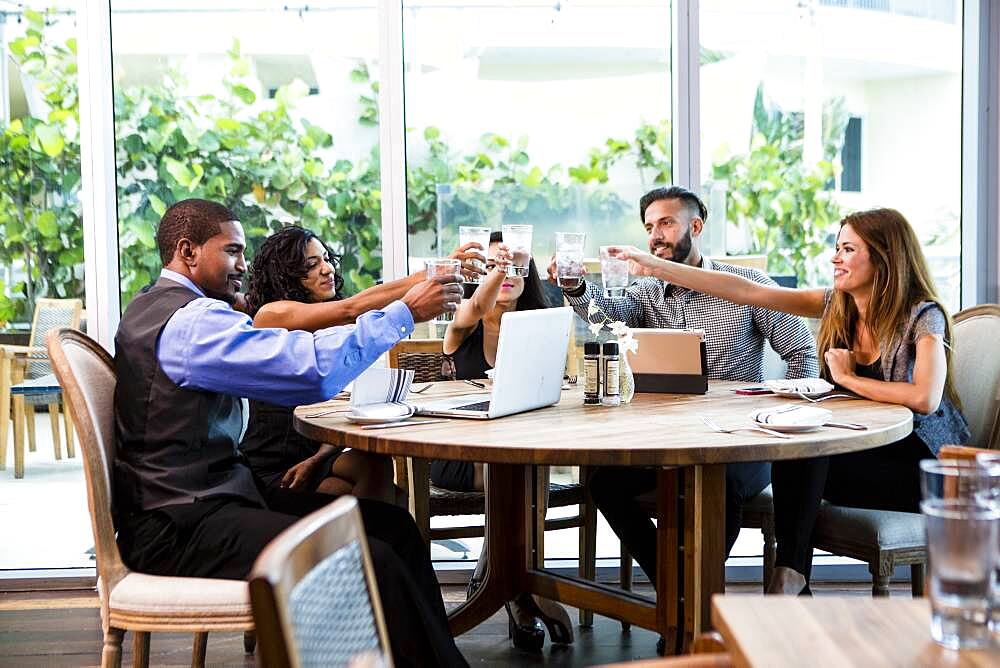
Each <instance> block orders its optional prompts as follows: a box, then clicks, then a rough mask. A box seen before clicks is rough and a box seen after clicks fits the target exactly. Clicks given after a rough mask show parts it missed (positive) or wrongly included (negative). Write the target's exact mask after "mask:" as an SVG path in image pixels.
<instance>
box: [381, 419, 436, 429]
mask: <svg viewBox="0 0 1000 668" xmlns="http://www.w3.org/2000/svg"><path fill="white" fill-rule="evenodd" d="M434 422H447V420H415V421H413V422H390V423H388V424H369V425H365V426H364V427H362V429H392V428H393V427H409V426H410V425H415V424H432V423H434Z"/></svg>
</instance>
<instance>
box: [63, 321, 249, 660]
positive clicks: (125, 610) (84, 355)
mask: <svg viewBox="0 0 1000 668" xmlns="http://www.w3.org/2000/svg"><path fill="white" fill-rule="evenodd" d="M48 354H49V359H50V360H51V361H52V366H53V369H54V370H55V374H56V376H57V377H58V378H59V384H60V385H61V386H62V388H63V392H64V394H65V397H66V401H67V403H68V405H70V406H72V410H73V415H74V417H75V424H76V430H77V434H78V435H79V437H80V450H81V452H82V453H83V470H84V478H85V480H86V482H87V505H88V507H89V509H90V522H91V528H92V529H93V532H94V548H95V554H96V558H97V574H98V578H97V593H98V595H99V597H100V601H101V626H102V628H103V630H104V650H103V652H102V656H101V665H102V666H105V667H107V666H120V665H121V658H122V647H121V645H122V638H123V637H124V635H125V631H132V633H133V664H134V665H136V666H146V665H148V663H149V634H150V632H152V631H169V632H194V634H195V637H194V648H193V651H192V658H191V663H192V665H194V666H203V665H204V664H205V646H206V642H207V639H208V632H209V631H244V632H245V633H244V648H245V649H246V651H247V652H248V653H252V652H253V647H254V643H255V638H254V635H253V632H252V631H253V627H254V626H253V616H252V613H251V609H250V595H249V590H248V588H247V583H246V582H241V581H239V580H221V579H210V578H185V577H165V576H158V575H145V574H142V573H135V572H132V571H130V570H129V569H128V567H126V566H125V564H124V563H123V562H122V558H121V554H120V553H119V551H118V544H117V543H116V542H115V527H114V525H113V524H112V519H111V506H112V499H111V466H112V462H113V461H114V457H115V418H114V396H115V382H116V378H115V369H114V362H113V361H112V359H111V356H110V355H108V353H107V352H105V350H104V349H103V348H101V346H100V345H98V343H97V342H95V341H94V340H92V339H90V338H89V337H87V336H86V335H84V334H82V333H80V332H78V331H76V330H72V329H59V330H55V331H52V332H50V333H49V336H48Z"/></svg>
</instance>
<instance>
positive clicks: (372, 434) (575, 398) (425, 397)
mask: <svg viewBox="0 0 1000 668" xmlns="http://www.w3.org/2000/svg"><path fill="white" fill-rule="evenodd" d="M746 385H747V383H732V382H713V383H711V385H710V387H709V391H708V393H707V394H704V395H680V394H636V395H635V399H634V400H633V401H632V403H631V404H629V405H627V406H621V407H617V408H605V407H601V406H584V405H583V389H582V387H576V388H572V389H569V390H564V391H563V394H562V399H561V401H560V402H559V404H558V405H556V406H552V407H548V408H543V409H538V410H535V411H531V412H528V413H521V414H519V415H511V416H508V417H505V418H500V419H496V420H487V421H483V420H463V419H448V420H446V421H444V422H435V423H432V424H426V425H412V426H400V427H395V428H391V429H374V430H366V429H364V428H363V427H362V426H360V425H356V424H352V423H350V422H347V420H345V419H344V417H343V415H342V414H338V413H329V414H327V415H323V416H320V417H312V418H309V417H305V416H306V415H311V414H314V413H319V412H321V411H324V410H336V408H337V407H338V404H340V405H344V406H345V407H346V404H345V402H342V401H341V402H338V401H331V402H326V403H324V404H316V405H313V406H302V407H299V408H297V409H296V411H295V428H296V429H297V430H298V431H299V432H300V433H302V434H303V435H305V436H307V437H309V438H312V439H314V440H317V441H321V442H326V443H336V444H339V445H344V446H347V447H351V448H357V449H359V450H367V451H369V452H376V453H381V454H386V455H405V456H409V457H413V458H417V459H418V460H430V459H452V460H466V461H475V462H486V463H488V464H489V466H487V468H486V536H487V544H488V545H489V550H488V553H487V560H488V564H487V569H486V573H485V576H484V580H483V584H482V586H481V587H480V588H479V590H478V591H477V592H476V593H475V594H474V595H473V597H472V598H470V599H469V600H468V601H467V602H466V603H465V604H464V605H462V606H461V607H459V608H458V609H457V610H455V611H454V612H453V613H452V615H451V624H452V629H453V631H454V632H455V633H456V634H459V633H464V632H465V631H467V630H469V629H471V628H473V627H474V626H476V625H477V624H479V623H480V622H481V621H483V620H485V619H487V618H488V617H489V616H490V615H492V614H493V613H494V612H496V611H497V610H498V609H499V608H500V607H501V606H502V605H503V603H504V601H507V600H509V599H511V598H513V596H514V595H515V594H516V593H518V592H532V593H535V594H539V595H541V596H545V597H548V598H551V599H555V600H558V601H562V602H564V603H568V604H570V605H574V606H576V607H580V608H583V609H588V610H593V611H595V612H597V613H600V614H603V615H607V616H609V617H614V618H617V619H622V620H625V621H629V622H631V623H633V624H637V625H639V626H641V627H644V628H648V629H653V630H658V631H659V632H660V633H661V634H662V635H663V636H664V637H665V638H667V641H668V646H671V643H673V646H674V647H676V648H681V647H683V646H684V645H685V644H686V643H687V642H688V641H690V639H691V638H693V637H694V636H695V635H697V634H698V633H700V632H701V631H702V629H707V628H708V627H709V626H710V609H709V599H710V596H711V595H712V594H713V593H719V592H722V591H724V589H725V563H724V552H725V538H724V522H725V512H724V508H725V464H726V463H728V462H742V461H773V460H778V459H799V458H804V457H816V456H821V455H835V454H841V453H845V452H853V451H857V450H864V449H868V448H874V447H878V446H881V445H886V444H888V443H892V442H894V441H897V440H899V439H901V438H903V437H905V436H906V435H907V434H909V433H910V431H911V429H912V414H911V413H910V411H909V410H908V409H906V408H904V407H901V406H895V405H889V404H880V403H876V402H873V401H868V400H865V399H832V400H830V401H827V402H824V403H823V404H820V405H821V406H822V407H824V408H828V409H830V410H831V411H833V419H834V420H835V421H836V422H854V423H860V424H864V425H867V426H868V429H867V430H866V431H852V430H847V429H840V428H832V427H823V428H821V429H819V430H816V431H812V432H806V433H798V434H794V435H792V437H791V438H788V439H781V438H775V437H773V436H769V435H767V434H762V433H760V432H753V431H738V432H735V433H732V434H724V433H718V432H715V431H712V430H710V429H709V428H708V427H706V426H705V425H704V423H702V421H701V420H700V416H704V417H707V418H709V419H711V420H712V421H714V422H715V423H717V424H719V425H721V426H723V427H736V426H747V425H749V424H750V420H749V417H748V416H749V413H750V412H751V411H752V410H759V409H762V408H769V407H775V406H787V405H790V404H792V403H799V404H805V403H806V402H804V401H803V400H801V399H788V398H782V397H777V396H774V395H758V396H741V395H736V394H734V393H733V390H734V389H736V388H738V387H743V386H746ZM470 390H473V391H474V390H475V388H473V387H471V386H469V385H467V384H465V383H462V382H441V383H435V384H434V385H433V386H432V387H431V388H430V389H429V390H428V391H426V392H424V393H422V394H420V395H411V400H412V401H413V402H414V403H418V404H419V403H424V402H427V401H429V400H433V399H435V398H441V397H447V396H454V395H457V394H469V393H470ZM483 395H484V396H483V398H484V399H485V398H487V396H486V395H487V392H485V391H484V392H483ZM531 465H573V466H654V467H658V481H657V493H656V497H657V520H658V521H657V550H658V553H659V554H660V555H673V557H674V558H660V559H658V564H659V566H658V568H659V570H658V573H657V587H656V601H655V602H653V601H650V600H649V599H647V598H644V597H641V596H638V595H635V594H632V593H631V592H624V591H622V590H618V589H612V588H609V587H604V586H601V585H598V584H596V583H594V582H590V581H586V580H580V579H576V578H570V577H566V576H561V575H556V574H554V573H550V572H548V571H545V570H544V569H543V567H542V566H543V562H542V556H541V554H540V550H539V549H538V544H539V542H540V541H539V539H538V536H539V535H540V534H541V533H542V531H541V530H540V529H539V527H536V526H535V513H534V512H533V510H532V508H533V507H534V505H535V504H536V503H538V501H539V498H538V496H539V493H540V490H539V485H538V483H537V480H536V479H535V476H534V473H533V471H534V469H533V467H532V466H531ZM423 470H426V469H425V468H424V469H423ZM671 602H673V603H672V604H671ZM678 602H681V603H680V604H679V603H678Z"/></svg>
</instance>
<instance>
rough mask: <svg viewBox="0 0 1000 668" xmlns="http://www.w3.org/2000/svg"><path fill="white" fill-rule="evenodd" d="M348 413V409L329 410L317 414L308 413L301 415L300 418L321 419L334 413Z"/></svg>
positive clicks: (349, 410)
mask: <svg viewBox="0 0 1000 668" xmlns="http://www.w3.org/2000/svg"><path fill="white" fill-rule="evenodd" d="M350 412H351V409H350V408H331V409H330V410H328V411H320V412H319V413H309V414H307V415H303V416H302V417H304V418H318V417H323V416H324V415H333V414H334V413H350Z"/></svg>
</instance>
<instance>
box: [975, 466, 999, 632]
mask: <svg viewBox="0 0 1000 668" xmlns="http://www.w3.org/2000/svg"><path fill="white" fill-rule="evenodd" d="M976 464H978V465H979V466H980V467H985V468H986V475H987V476H989V477H990V479H991V480H994V481H995V480H996V479H997V477H998V476H1000V453H985V452H982V453H979V454H978V455H976ZM978 498H979V500H980V501H989V502H992V503H996V504H998V505H1000V484H992V485H990V489H989V490H988V491H985V492H981V493H980V495H979V497H978ZM996 549H997V562H996V579H995V580H994V582H993V633H994V635H996V634H1000V537H998V540H997V543H996Z"/></svg>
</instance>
